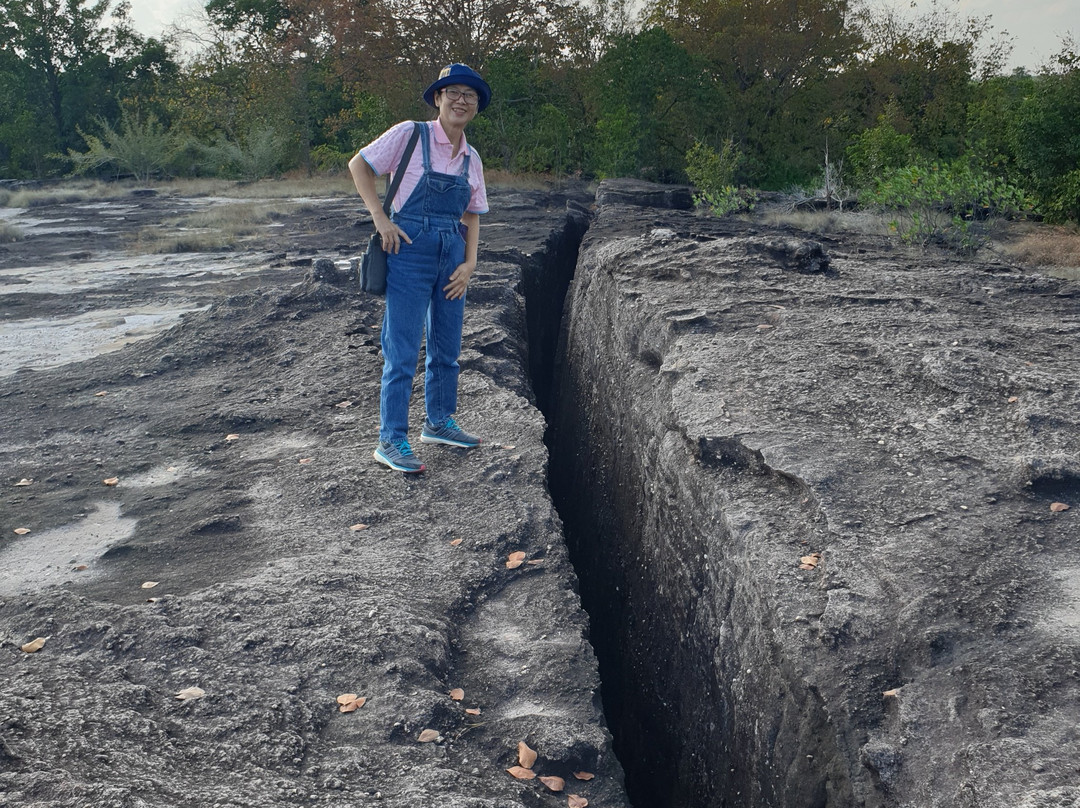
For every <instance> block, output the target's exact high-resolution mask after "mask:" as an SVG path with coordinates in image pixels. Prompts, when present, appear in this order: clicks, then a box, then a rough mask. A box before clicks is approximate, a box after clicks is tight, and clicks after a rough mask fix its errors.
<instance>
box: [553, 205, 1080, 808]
mask: <svg viewBox="0 0 1080 808" xmlns="http://www.w3.org/2000/svg"><path fill="white" fill-rule="evenodd" d="M827 257H830V260H829V266H830V269H829V271H828V272H824V271H821V270H823V269H824V268H825V260H826V258H827ZM792 270H795V271H792ZM1069 290H1070V284H1069V283H1068V282H1066V281H1059V280H1054V279H1050V278H1045V277H1041V276H1038V275H1030V274H1021V273H1019V272H1002V271H1001V268H1000V266H995V267H984V266H980V265H978V264H973V263H964V262H960V261H957V260H953V259H951V258H949V257H947V256H941V255H937V254H935V253H932V252H926V253H911V254H905V253H903V252H891V251H890V252H883V251H882V250H881V249H880V248H879V247H878V245H877V244H875V243H874V242H873V241H869V240H867V241H860V240H859V239H858V238H857V237H850V238H848V237H845V239H844V241H843V242H840V241H837V240H836V239H828V240H826V239H822V240H821V241H820V243H819V244H816V245H815V244H814V243H812V242H807V241H806V240H805V239H804V238H803V237H801V236H798V235H797V234H795V233H794V232H793V231H781V230H775V231H774V230H770V229H768V228H765V227H762V226H761V225H759V224H746V223H741V222H739V221H736V220H730V219H729V220H722V221H713V220H709V219H706V218H703V217H693V218H691V217H688V216H687V215H686V214H683V213H674V212H664V211H659V210H656V209H652V210H643V209H641V208H640V207H635V206H631V205H625V204H615V203H613V202H612V201H608V202H606V203H604V204H601V206H600V208H599V211H598V214H597V217H596V219H595V221H594V224H593V226H592V228H591V229H590V231H589V233H588V235H587V236H586V240H585V243H584V245H583V247H582V251H581V257H580V261H579V264H578V271H577V275H576V277H575V279H574V281H573V283H572V285H571V287H570V291H569V295H568V298H567V302H566V307H565V312H566V314H565V321H564V334H563V336H562V344H563V345H564V346H565V347H564V353H563V354H562V355H560V356H559V357H558V367H559V368H560V373H559V375H558V389H557V391H556V395H555V396H554V400H555V401H556V402H557V409H556V413H555V419H554V427H553V470H552V475H551V479H552V484H553V489H554V493H555V498H556V502H557V503H558V505H559V508H560V513H561V515H562V517H563V519H564V522H565V524H566V525H567V530H568V535H569V537H570V547H571V554H572V556H573V557H574V559H575V563H576V565H577V567H578V570H579V574H580V575H581V576H582V593H583V598H584V600H585V603H586V605H587V607H588V608H589V610H590V614H591V616H592V621H593V626H594V631H593V635H592V636H593V639H594V644H595V645H596V647H597V649H598V653H599V654H600V656H601V659H602V660H603V665H604V666H605V670H606V673H605V693H606V694H608V695H609V696H610V698H608V699H607V702H606V703H607V707H608V720H609V722H610V723H611V725H612V727H613V728H614V730H615V735H616V739H617V746H616V749H617V751H618V752H619V754H620V756H621V759H622V760H623V763H624V766H625V767H626V769H627V782H628V788H629V792H630V796H631V798H632V799H634V800H635V804H640V805H698V806H720V805H724V806H745V807H746V808H751V807H753V808H759V806H766V805H768V806H809V805H815V806H826V805H828V806H856V805H857V806H906V807H907V806H910V808H915V807H916V806H917V807H918V808H946V807H948V808H953V807H954V806H980V808H1014V806H1018V805H1024V806H1049V805H1073V804H1075V803H1076V801H1077V796H1078V788H1077V775H1078V769H1077V766H1078V761H1080V735H1078V734H1077V732H1076V727H1077V726H1080V674H1078V671H1080V588H1078V587H1077V584H1076V580H1077V573H1078V572H1080V566H1078V563H1077V536H1078V535H1080V534H1078V530H1077V523H1076V519H1077V518H1080V466H1078V462H1080V461H1078V460H1077V458H1080V385H1078V383H1077V380H1078V379H1080V321H1078V319H1077V311H1076V307H1075V303H1074V300H1073V299H1072V298H1071V297H1069V296H1068V293H1069ZM1054 502H1062V503H1066V504H1069V505H1071V510H1068V511H1063V512H1055V511H1052V510H1051V504H1052V503H1054Z"/></svg>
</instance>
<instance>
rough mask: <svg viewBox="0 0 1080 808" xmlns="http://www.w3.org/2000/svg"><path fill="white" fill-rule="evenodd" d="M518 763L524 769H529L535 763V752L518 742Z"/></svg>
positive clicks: (523, 743)
mask: <svg viewBox="0 0 1080 808" xmlns="http://www.w3.org/2000/svg"><path fill="white" fill-rule="evenodd" d="M518 763H520V764H521V765H522V766H524V767H525V768H526V769H531V768H532V767H533V764H534V763H536V752H535V751H533V750H532V749H530V748H529V745H528V744H527V743H525V741H519V742H518Z"/></svg>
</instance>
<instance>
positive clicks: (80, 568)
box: [72, 564, 90, 572]
mask: <svg viewBox="0 0 1080 808" xmlns="http://www.w3.org/2000/svg"><path fill="white" fill-rule="evenodd" d="M88 569H90V567H88V566H87V565H86V564H79V566H77V567H75V568H74V569H73V570H72V572H82V571H83V570H88Z"/></svg>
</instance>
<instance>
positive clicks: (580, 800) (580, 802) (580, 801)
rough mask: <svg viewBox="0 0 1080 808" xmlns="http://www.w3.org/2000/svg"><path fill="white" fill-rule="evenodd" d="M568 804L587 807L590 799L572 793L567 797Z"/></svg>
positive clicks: (573, 806) (570, 807) (575, 806)
mask: <svg viewBox="0 0 1080 808" xmlns="http://www.w3.org/2000/svg"><path fill="white" fill-rule="evenodd" d="M566 804H567V806H568V807H569V808H587V806H588V805H589V801H588V800H587V799H585V798H584V797H579V796H578V795H577V794H571V795H570V796H569V797H567V798H566Z"/></svg>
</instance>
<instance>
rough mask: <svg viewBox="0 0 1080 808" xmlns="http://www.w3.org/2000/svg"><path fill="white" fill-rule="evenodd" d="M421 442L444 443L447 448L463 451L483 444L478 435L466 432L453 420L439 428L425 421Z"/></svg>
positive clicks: (448, 419) (450, 419)
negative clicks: (455, 447) (451, 447)
mask: <svg viewBox="0 0 1080 808" xmlns="http://www.w3.org/2000/svg"><path fill="white" fill-rule="evenodd" d="M420 442H421V443H444V444H446V445H447V446H460V447H461V448H462V449H472V448H474V447H476V446H479V445H480V444H481V443H483V441H482V440H480V438H478V437H476V435H470V434H469V433H468V432H465V431H464V430H463V429H462V428H461V427H459V426H458V425H457V422H456V421H455V420H454V419H453V418H447V419H446V420H445V421H443V422H442V423H441V424H439V425H438V426H436V425H435V424H433V423H431V421H425V423H424V429H423V431H421V432H420Z"/></svg>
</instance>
